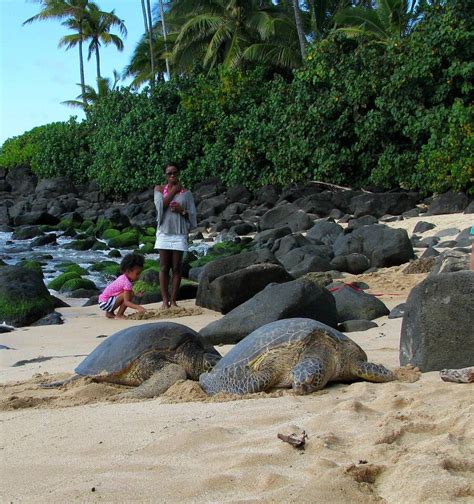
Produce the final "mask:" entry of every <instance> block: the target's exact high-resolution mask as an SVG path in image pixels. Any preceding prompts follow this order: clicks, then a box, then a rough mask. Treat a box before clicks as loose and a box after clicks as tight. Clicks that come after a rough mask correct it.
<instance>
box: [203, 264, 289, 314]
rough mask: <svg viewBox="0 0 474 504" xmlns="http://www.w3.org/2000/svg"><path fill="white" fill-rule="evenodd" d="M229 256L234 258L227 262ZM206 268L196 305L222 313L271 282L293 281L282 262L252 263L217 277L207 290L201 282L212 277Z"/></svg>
mask: <svg viewBox="0 0 474 504" xmlns="http://www.w3.org/2000/svg"><path fill="white" fill-rule="evenodd" d="M229 259H232V257H231V258H228V259H227V261H228V260H229ZM222 261H224V259H222ZM206 270H207V267H206ZM206 270H205V271H204V273H203V275H202V277H201V281H200V283H199V288H198V293H197V297H196V304H197V305H198V306H203V307H205V308H210V309H212V310H216V311H219V312H221V313H228V312H229V311H231V310H233V309H234V308H235V307H237V306H239V305H240V304H242V303H244V302H245V301H247V300H248V299H250V298H251V297H252V296H254V295H255V294H257V293H258V292H260V291H261V290H262V289H263V288H265V287H266V286H267V285H268V284H270V283H275V282H276V283H283V282H288V281H289V280H291V277H290V275H289V274H288V273H287V272H286V271H285V270H284V269H283V268H282V267H281V266H280V265H277V264H268V263H267V264H252V265H249V266H247V267H245V268H239V269H238V270H236V271H233V272H231V273H227V274H224V275H221V276H219V277H217V278H215V279H214V280H213V281H212V282H210V283H208V284H207V289H205V288H203V287H201V285H202V284H203V283H205V281H206V278H207V279H208V278H209V276H206Z"/></svg>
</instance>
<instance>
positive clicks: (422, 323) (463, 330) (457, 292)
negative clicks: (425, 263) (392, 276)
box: [400, 271, 474, 372]
mask: <svg viewBox="0 0 474 504" xmlns="http://www.w3.org/2000/svg"><path fill="white" fill-rule="evenodd" d="M473 299H474V272H472V271H459V272H455V273H449V274H439V275H431V276H429V277H428V278H426V279H425V280H424V281H423V282H421V283H420V284H418V285H417V286H416V287H415V288H414V289H413V290H412V291H411V292H410V295H409V296H408V299H407V302H406V307H405V314H404V317H403V322H402V330H401V338H400V365H402V366H404V365H407V364H412V365H413V366H417V367H419V368H420V369H421V371H423V372H427V371H435V370H441V369H444V368H455V369H459V368H463V367H468V366H472V365H473V364H474V360H473V359H474V338H473V335H472V321H473V320H474V304H473V302H472V300H473Z"/></svg>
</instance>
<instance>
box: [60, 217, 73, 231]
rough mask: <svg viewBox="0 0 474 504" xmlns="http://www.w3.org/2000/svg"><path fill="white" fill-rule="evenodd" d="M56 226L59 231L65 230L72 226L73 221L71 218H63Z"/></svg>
mask: <svg viewBox="0 0 474 504" xmlns="http://www.w3.org/2000/svg"><path fill="white" fill-rule="evenodd" d="M56 227H57V228H58V229H59V230H60V231H66V229H71V228H74V221H73V220H72V219H63V220H62V221H60V222H59V224H58V225H57V226H56Z"/></svg>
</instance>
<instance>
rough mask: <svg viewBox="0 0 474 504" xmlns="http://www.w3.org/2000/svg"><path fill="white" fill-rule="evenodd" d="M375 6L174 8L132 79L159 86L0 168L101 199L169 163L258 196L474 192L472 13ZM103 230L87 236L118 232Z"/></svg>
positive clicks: (49, 130) (8, 152) (119, 100)
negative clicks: (305, 185)
mask: <svg viewBox="0 0 474 504" xmlns="http://www.w3.org/2000/svg"><path fill="white" fill-rule="evenodd" d="M55 1H57V2H60V3H61V4H68V5H69V4H72V3H74V2H73V0H69V1H66V0H55ZM52 3H54V2H52ZM372 3H373V2H366V1H357V2H356V1H353V2H351V1H347V2H346V1H342V2H341V1H335V0H334V1H331V0H326V1H322V2H315V1H309V2H304V3H302V5H303V9H302V10H301V11H299V9H298V4H297V3H295V2H293V3H291V2H271V1H263V2H262V1H255V2H254V1H249V2H243V1H241V0H236V1H232V2H230V1H224V0H206V1H204V0H203V1H201V0H196V1H193V2H189V1H188V0H173V1H171V2H169V4H167V5H168V10H167V11H166V15H165V17H164V21H166V23H167V26H168V30H167V31H166V30H165V29H164V25H163V24H161V23H160V24H158V23H156V24H153V23H151V25H152V26H153V29H152V30H151V31H150V30H149V31H147V33H146V34H145V35H144V37H143V41H142V43H141V44H139V46H138V47H137V52H136V57H135V56H134V58H132V62H131V64H130V65H129V68H128V70H127V71H128V73H129V75H133V76H134V77H135V78H136V79H137V82H144V81H146V80H151V83H150V87H149V88H144V89H142V90H141V91H139V92H138V91H134V90H133V89H126V88H120V89H117V88H116V89H109V91H108V92H107V93H104V94H103V95H102V96H101V97H98V99H97V100H95V101H93V102H90V103H89V105H88V107H87V114H86V119H85V120H84V121H83V122H81V123H78V122H76V121H75V120H74V119H71V120H70V121H68V122H65V123H53V124H50V125H46V126H43V127H41V128H35V129H34V130H31V131H30V132H27V133H25V134H24V135H21V136H20V137H15V138H13V139H9V140H7V141H6V142H5V144H4V145H3V146H2V148H1V149H0V166H1V167H6V168H13V167H15V166H23V165H25V164H27V165H30V166H31V167H32V169H33V170H34V172H35V173H37V174H38V175H39V176H41V177H46V176H48V177H49V176H57V175H69V176H71V177H72V178H73V179H74V180H75V181H82V180H95V181H97V183H98V184H99V186H100V188H101V189H102V190H103V191H104V192H106V193H114V192H116V193H125V192H128V191H135V190H143V189H144V188H147V187H150V186H152V185H153V184H155V183H157V182H160V181H162V180H163V174H162V170H161V168H162V166H163V164H165V163H166V162H167V161H168V160H170V159H173V160H176V161H177V162H179V163H181V164H182V165H183V167H184V170H183V177H182V178H183V181H184V183H185V184H186V185H190V184H192V183H194V182H198V181H201V180H202V179H203V178H205V177H207V176H210V175H219V176H220V177H221V178H222V180H223V181H224V182H225V183H226V184H227V185H232V184H236V183H242V184H244V185H246V186H247V187H249V188H250V189H252V190H256V189H258V187H260V186H262V185H264V184H268V183H273V184H277V185H280V186H284V185H287V184H290V183H295V182H296V183H297V182H305V181H308V180H321V181H326V182H332V183H339V184H343V185H350V186H354V187H364V186H367V185H376V186H377V187H382V188H386V189H390V188H396V187H402V188H406V189H416V190H420V191H422V192H424V193H428V192H433V191H446V190H449V189H453V190H464V191H467V192H468V193H471V194H474V183H473V182H474V162H473V148H474V141H473V115H474V112H473V108H472V94H473V84H472V82H473V79H472V77H473V65H472V53H473V52H474V37H473V21H474V4H473V3H472V2H467V1H465V0H450V1H449V2H447V1H442V0H436V1H423V2H402V1H399V0H387V1H384V2H376V3H373V4H374V5H373V6H372ZM339 7H343V9H342V10H338V9H339ZM43 8H46V7H45V5H43ZM239 9H240V10H239ZM65 12H66V14H65V16H66V17H65V19H69V18H73V19H76V17H75V16H76V14H73V13H72V11H69V10H67V9H66V11H65ZM46 14H48V16H49V14H51V12H49V11H48V12H46V13H45V15H46ZM46 17H47V16H46ZM148 18H149V16H148ZM38 19H39V18H38ZM148 21H150V20H149V19H148ZM299 21H301V22H299ZM148 26H150V23H148ZM298 26H299V29H298V28H297V27H298ZM82 28H84V26H83V27H82ZM301 29H303V30H304V33H302V32H301ZM74 30H75V31H76V32H77V33H80V32H79V29H78V27H76V28H74ZM82 33H83V34H84V33H85V32H84V31H82ZM165 35H166V36H167V39H166V40H165ZM298 35H300V36H299V37H298ZM309 41H311V43H309ZM150 47H152V48H153V50H152V51H150ZM282 47H284V49H285V51H287V52H288V54H286V53H285V51H283V49H282ZM147 48H148V49H147ZM147 50H148V52H147ZM290 53H291V54H290ZM285 54H286V55H285ZM302 54H305V56H304V58H302V57H301V55H302ZM252 55H253V56H252ZM152 56H153V57H152ZM278 59H280V61H278ZM297 60H298V61H297ZM191 61H192V62H193V65H194V66H192V67H191V63H190V62H191ZM166 63H168V64H169V66H170V71H171V74H172V78H171V80H169V81H165V80H163V79H162V78H161V77H163V75H164V73H165V68H166ZM289 69H291V70H292V71H290V70H289ZM82 95H83V96H82V98H83V99H85V97H84V92H83V93H82ZM92 226H93V224H92V223H90V224H89V226H87V225H86V224H85V223H84V224H83V225H82V226H81V229H83V230H87V232H88V233H93V234H97V236H101V234H102V233H103V232H104V231H105V229H108V228H111V227H112V225H111V224H110V223H107V225H106V223H105V222H103V223H101V224H100V226H97V227H95V229H94V228H93V227H92ZM146 234H149V235H150V236H152V233H151V232H150V233H148V232H146ZM125 236H126V237H127V239H126V240H125V243H127V245H123V240H119V239H121V238H122V237H125ZM114 240H119V241H117V242H115V241H114ZM138 243H139V242H138V236H132V235H131V234H128V233H122V234H121V235H119V236H117V237H114V238H112V239H110V240H109V245H110V246H111V247H123V246H130V247H134V246H137V245H138ZM150 243H151V241H150ZM203 261H205V260H204V259H203Z"/></svg>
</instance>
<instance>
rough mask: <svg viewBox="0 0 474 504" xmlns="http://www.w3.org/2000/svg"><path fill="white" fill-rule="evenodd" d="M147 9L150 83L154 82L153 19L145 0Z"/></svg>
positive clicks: (149, 6) (148, 4)
mask: <svg viewBox="0 0 474 504" xmlns="http://www.w3.org/2000/svg"><path fill="white" fill-rule="evenodd" d="M146 6H147V11H148V44H149V46H150V65H151V79H150V80H151V84H152V85H153V83H154V82H155V56H154V54H153V20H152V17H151V5H150V0H147V2H146Z"/></svg>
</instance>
